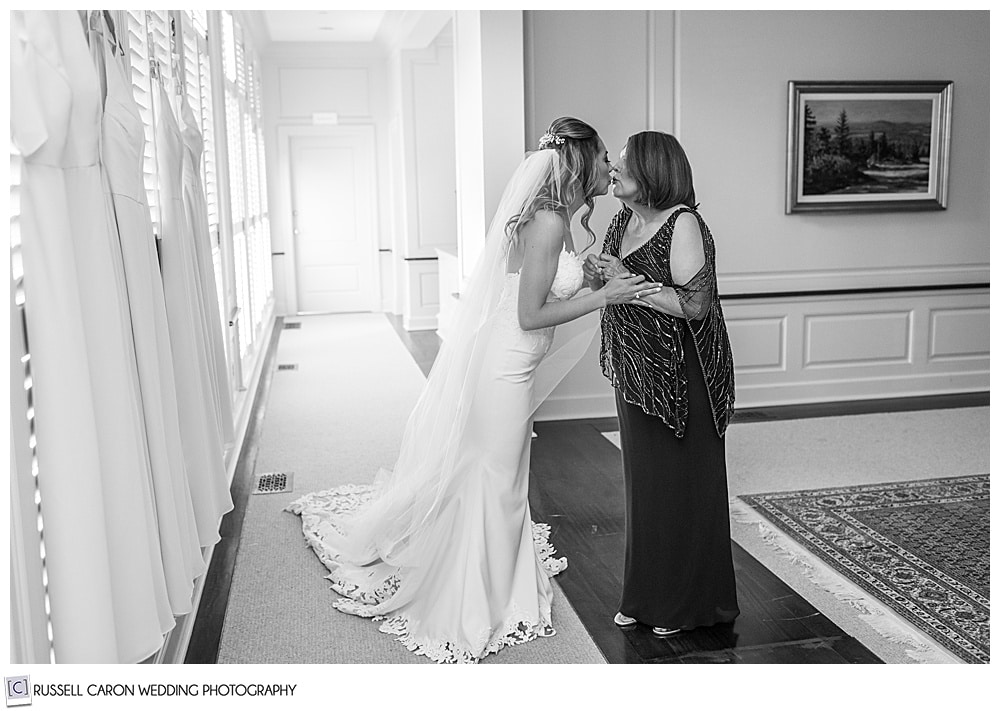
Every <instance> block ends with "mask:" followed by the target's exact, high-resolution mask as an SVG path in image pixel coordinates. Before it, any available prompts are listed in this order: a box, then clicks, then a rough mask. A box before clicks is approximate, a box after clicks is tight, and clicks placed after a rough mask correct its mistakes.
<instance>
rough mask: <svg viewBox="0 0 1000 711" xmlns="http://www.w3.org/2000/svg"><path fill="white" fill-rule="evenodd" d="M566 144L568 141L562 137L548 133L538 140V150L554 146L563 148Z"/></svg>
mask: <svg viewBox="0 0 1000 711" xmlns="http://www.w3.org/2000/svg"><path fill="white" fill-rule="evenodd" d="M565 142H566V139H565V138H563V137H562V136H557V135H555V134H554V133H549V132H548V131H546V132H545V133H543V134H542V137H541V138H539V139H538V150H542V149H544V148H551V147H553V146H561V145H562V144H564V143H565Z"/></svg>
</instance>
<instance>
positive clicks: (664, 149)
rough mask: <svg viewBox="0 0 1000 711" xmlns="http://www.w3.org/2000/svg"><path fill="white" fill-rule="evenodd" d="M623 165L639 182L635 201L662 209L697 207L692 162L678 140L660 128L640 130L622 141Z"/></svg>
mask: <svg viewBox="0 0 1000 711" xmlns="http://www.w3.org/2000/svg"><path fill="white" fill-rule="evenodd" d="M625 167H626V169H627V170H628V173H629V176H630V177H631V178H632V179H633V180H635V182H636V183H638V185H639V194H638V195H637V196H636V202H637V203H639V204H640V205H646V206H648V207H652V208H655V209H657V210H664V209H666V208H668V207H672V206H674V205H679V204H684V205H687V206H688V207H692V208H693V207H696V206H697V203H696V201H695V196H694V177H693V175H692V173H691V164H690V163H688V159H687V155H686V154H685V153H684V149H683V148H681V144H680V143H678V142H677V139H676V138H674V137H673V136H671V135H670V134H669V133H661V132H660V131H641V132H640V133H636V134H633V135H632V136H629V139H628V142H627V143H626V144H625Z"/></svg>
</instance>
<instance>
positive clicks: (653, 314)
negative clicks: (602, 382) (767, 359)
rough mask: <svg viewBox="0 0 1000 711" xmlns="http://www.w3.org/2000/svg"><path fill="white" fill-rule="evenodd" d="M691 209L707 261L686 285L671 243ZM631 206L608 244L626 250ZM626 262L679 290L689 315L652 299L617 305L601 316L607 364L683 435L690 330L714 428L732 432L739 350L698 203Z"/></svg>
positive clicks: (642, 403) (631, 396) (618, 382)
mask: <svg viewBox="0 0 1000 711" xmlns="http://www.w3.org/2000/svg"><path fill="white" fill-rule="evenodd" d="M685 212H689V213H691V214H692V215H694V216H695V218H696V219H697V220H698V224H699V225H700V227H701V235H702V243H703V244H704V247H705V264H704V266H702V268H701V270H700V271H699V272H698V273H697V274H696V275H695V276H694V277H693V278H692V279H691V280H690V281H688V282H687V283H686V284H682V285H677V284H674V283H673V279H672V278H671V275H670V244H671V241H672V238H673V232H674V224H675V223H676V221H677V217H678V215H680V214H682V213H685ZM631 216H632V210H630V209H629V208H628V207H623V208H622V210H621V211H620V212H619V213H618V214H617V215H616V216H615V218H614V219H613V220H612V221H611V224H610V225H609V226H608V232H607V235H606V236H605V238H604V251H605V252H607V253H608V254H612V255H614V256H617V257H619V258H620V257H621V244H622V237H623V235H624V234H625V226H626V225H627V224H628V221H629V218H630V217H631ZM622 263H623V264H624V265H625V266H626V267H627V268H628V269H629V270H630V271H631V272H632V273H633V274H642V275H644V276H645V277H646V278H647V279H649V280H651V281H658V282H661V283H662V284H663V285H664V286H668V287H671V288H673V289H675V290H676V291H677V297H678V300H679V301H680V305H681V309H682V310H683V311H684V314H685V318H679V317H676V316H670V315H668V314H664V313H661V312H660V311H655V310H653V309H651V308H647V307H645V306H635V305H632V304H614V305H611V306H608V307H606V308H605V309H604V311H603V313H602V315H601V369H602V370H603V372H604V375H605V377H607V378H608V379H609V380H610V381H611V383H612V385H614V386H615V388H616V389H618V390H620V391H621V393H622V395H623V397H624V398H625V400H626V401H628V402H630V403H632V404H633V405H636V406H638V407H641V408H642V409H643V412H645V413H646V414H648V415H654V416H656V417H659V418H660V419H662V420H663V421H664V422H665V423H666V424H667V426H669V427H670V428H671V429H672V430H673V431H674V434H675V435H676V436H677V437H683V436H684V430H685V429H686V427H687V419H688V417H687V415H688V382H687V376H686V370H685V363H684V347H683V336H684V329H685V328H686V329H688V331H689V332H690V333H691V335H692V337H693V338H694V343H695V347H696V350H697V352H698V360H699V365H700V367H701V372H702V374H703V375H704V377H705V383H706V384H707V385H708V398H709V402H711V405H712V414H713V417H714V419H715V431H716V432H717V433H718V435H719V436H720V437H721V436H723V434H725V431H726V427H727V425H728V424H729V419H730V417H731V416H732V414H733V404H734V402H735V400H736V389H735V384H734V379H733V353H732V349H731V348H730V345H729V334H728V332H727V331H726V322H725V319H724V318H723V314H722V304H721V303H720V301H719V293H718V292H719V290H718V282H717V279H716V273H715V243H714V241H713V240H712V233H711V232H710V231H709V229H708V225H706V224H705V221H704V220H703V219H702V218H701V215H699V214H698V212H697V211H696V210H694V209H692V208H688V207H682V208H680V209H678V210H676V211H675V212H674V213H673V214H671V215H670V217H669V218H668V219H667V221H666V222H664V223H663V225H662V226H661V227H660V229H659V230H658V231H657V232H656V234H655V235H653V238H652V239H650V240H649V241H648V242H646V243H645V244H643V245H641V246H640V247H639V248H638V249H636V250H634V251H633V252H632V253H630V254H628V255H627V256H626V257H625V258H624V259H622Z"/></svg>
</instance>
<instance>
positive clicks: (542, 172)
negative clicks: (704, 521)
mask: <svg viewBox="0 0 1000 711" xmlns="http://www.w3.org/2000/svg"><path fill="white" fill-rule="evenodd" d="M558 171H559V161H558V160H557V157H556V151H555V150H553V149H546V150H540V151H535V152H532V153H529V154H527V155H526V156H525V158H524V160H522V161H521V164H520V165H519V166H518V168H517V170H516V171H515V172H514V175H513V176H512V177H511V179H510V182H509V183H508V184H507V187H506V189H505V190H504V193H503V196H502V197H501V199H500V204H499V205H498V207H497V211H496V214H495V216H494V218H493V221H492V224H491V225H490V228H489V231H488V233H487V236H486V246H485V248H484V249H483V252H482V254H481V255H480V257H479V261H478V262H477V263H476V266H475V267H474V269H473V272H472V274H471V275H470V277H469V279H468V281H467V288H466V290H465V291H463V292H462V294H461V296H460V298H459V302H458V305H457V307H456V309H455V312H454V315H453V320H452V321H451V323H450V326H449V331H448V338H447V340H446V341H445V342H444V343H443V344H442V346H441V349H440V351H439V353H438V356H437V358H436V360H435V362H434V366H433V367H432V368H431V371H430V373H429V375H428V378H427V383H426V385H425V387H424V389H423V391H422V393H421V395H420V397H419V399H418V400H417V404H416V406H415V407H414V409H413V412H412V413H411V415H410V418H409V420H408V421H407V423H406V428H405V430H404V434H403V441H402V444H401V447H400V452H399V457H398V459H397V461H396V464H395V466H394V467H393V469H392V471H391V472H390V471H386V470H382V471H380V472H379V475H378V477H377V478H376V481H375V485H376V489H375V495H374V496H373V498H372V500H371V503H370V504H369V505H368V506H367V507H366V508H364V509H362V510H361V511H360V512H359V514H358V515H357V516H356V517H354V518H353V519H351V520H349V521H347V522H345V524H344V532H345V533H346V537H345V540H344V542H343V543H344V545H343V546H342V548H341V556H340V559H341V560H342V561H344V562H351V563H354V564H357V565H364V564H367V563H370V562H373V561H377V560H379V559H381V560H383V561H385V562H386V563H389V564H391V565H398V566H412V565H417V564H419V562H420V559H419V556H420V553H421V550H422V547H421V546H420V545H418V544H419V541H420V540H421V535H422V534H424V533H425V532H426V528H427V527H426V524H427V523H428V522H429V521H431V520H433V514H434V513H435V512H436V511H437V510H438V508H439V507H440V505H441V502H442V500H443V499H444V497H445V496H446V495H447V494H448V492H449V491H452V490H454V488H455V486H456V480H457V478H458V476H459V475H460V471H459V468H457V467H456V460H457V457H458V454H459V451H460V445H461V443H462V441H463V434H464V432H465V430H466V427H467V425H468V421H469V413H470V409H471V407H472V405H473V403H474V400H475V397H476V389H477V384H478V382H479V379H480V375H481V373H482V368H483V362H484V358H485V356H486V355H487V349H488V347H489V344H490V342H491V339H490V337H491V334H492V332H493V329H494V327H495V325H496V316H497V305H498V302H499V299H500V296H501V292H502V290H503V287H504V283H505V280H506V272H507V264H506V262H507V254H508V252H509V250H510V246H511V237H510V234H516V230H510V229H508V226H507V225H508V221H509V220H510V219H511V218H512V217H514V216H517V215H521V213H522V212H523V210H524V207H525V206H526V205H527V204H529V203H530V202H531V201H532V200H533V199H534V198H535V197H537V196H538V195H539V193H540V192H541V191H543V190H546V189H551V186H552V184H553V182H554V181H558V180H559V179H560V176H559V175H558ZM590 316H591V318H590V319H577V321H575V322H572V325H570V324H567V325H564V326H560V327H559V328H557V329H556V334H557V340H556V341H555V342H554V343H553V346H552V348H551V349H550V350H549V353H548V354H547V356H546V358H545V360H543V361H542V363H541V365H540V366H539V368H538V370H536V374H535V387H534V403H533V406H532V412H533V411H534V409H535V408H537V406H538V405H539V404H540V403H541V401H542V400H544V399H545V397H546V396H547V395H548V394H549V393H550V392H551V391H552V389H553V388H554V387H555V386H556V385H557V384H558V382H559V380H561V379H562V377H563V376H564V375H565V374H566V373H567V372H568V371H569V370H570V369H571V368H572V367H573V365H575V364H576V362H577V361H578V360H579V359H580V357H581V356H582V355H583V354H584V352H586V350H587V347H588V346H589V344H590V342H591V340H592V339H593V335H594V332H595V330H596V325H597V318H596V313H592V314H590ZM479 404H480V405H482V403H479ZM510 424H511V426H514V427H516V426H519V425H521V424H523V423H520V422H512V423H510Z"/></svg>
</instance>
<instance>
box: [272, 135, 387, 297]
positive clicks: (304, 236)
mask: <svg viewBox="0 0 1000 711" xmlns="http://www.w3.org/2000/svg"><path fill="white" fill-rule="evenodd" d="M287 150H288V166H289V182H290V195H291V214H292V225H291V227H292V239H291V251H292V254H291V255H290V256H291V257H292V259H291V260H290V262H291V264H290V266H292V270H291V271H292V273H291V274H289V277H290V278H291V280H292V289H290V294H289V295H290V296H293V300H294V303H292V304H289V307H290V308H289V311H290V312H292V313H299V314H306V313H344V312H352V311H375V310H378V308H379V306H380V299H379V288H378V287H379V284H378V269H377V261H376V256H377V253H378V235H377V229H376V226H377V217H376V210H377V201H376V199H375V140H374V135H373V131H372V128H371V127H369V126H331V127H329V128H326V127H324V128H323V129H322V131H321V132H320V131H316V130H313V131H309V132H305V131H303V132H301V133H300V132H296V133H289V135H288V143H287Z"/></svg>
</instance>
